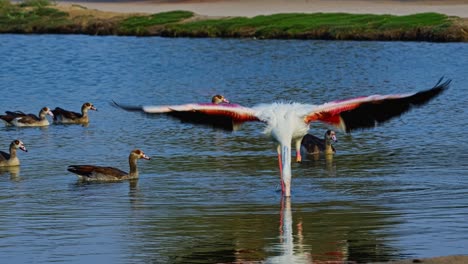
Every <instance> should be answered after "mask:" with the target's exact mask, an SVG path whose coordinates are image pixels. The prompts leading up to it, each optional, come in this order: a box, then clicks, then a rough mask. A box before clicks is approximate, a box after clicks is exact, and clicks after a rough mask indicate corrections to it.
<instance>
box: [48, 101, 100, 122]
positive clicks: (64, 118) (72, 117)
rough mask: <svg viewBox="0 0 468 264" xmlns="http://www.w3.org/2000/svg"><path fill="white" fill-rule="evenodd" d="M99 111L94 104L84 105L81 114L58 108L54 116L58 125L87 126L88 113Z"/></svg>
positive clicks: (54, 111) (53, 111)
mask: <svg viewBox="0 0 468 264" xmlns="http://www.w3.org/2000/svg"><path fill="white" fill-rule="evenodd" d="M89 110H94V111H97V108H96V107H94V105H93V104H92V103H89V102H87V103H84V104H83V105H82V106H81V114H80V113H76V112H72V111H68V110H65V109H63V108H60V107H56V108H55V109H54V110H52V113H53V114H54V123H56V124H87V123H89V118H88V111H89Z"/></svg>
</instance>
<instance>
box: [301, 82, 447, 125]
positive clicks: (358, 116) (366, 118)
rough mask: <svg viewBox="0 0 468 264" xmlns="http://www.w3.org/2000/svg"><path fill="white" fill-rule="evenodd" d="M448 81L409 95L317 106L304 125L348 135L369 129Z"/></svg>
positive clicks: (438, 90)
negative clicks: (326, 126)
mask: <svg viewBox="0 0 468 264" xmlns="http://www.w3.org/2000/svg"><path fill="white" fill-rule="evenodd" d="M450 82H451V80H447V81H445V82H443V83H442V79H440V80H439V82H438V83H437V84H436V85H435V86H434V87H433V88H431V89H429V90H425V91H421V92H417V93H413V94H394V95H371V96H365V97H358V98H353V99H348V100H340V101H333V102H329V103H325V104H322V105H319V106H318V107H317V108H315V109H314V110H313V111H312V112H311V113H309V114H308V115H307V116H306V117H305V118H304V121H305V122H306V123H310V122H313V121H321V122H325V123H328V124H331V125H334V126H337V127H339V128H341V129H343V130H344V131H346V132H350V131H352V130H356V129H364V128H373V127H375V126H376V125H378V124H380V123H384V122H386V121H388V120H390V119H392V118H394V117H398V116H400V115H402V114H403V113H405V112H407V111H409V110H410V109H411V108H412V107H414V106H421V105H423V104H425V103H427V102H429V101H430V100H431V99H433V98H434V97H436V96H437V95H439V94H440V93H442V92H443V91H444V90H446V89H447V88H448V87H449V85H450Z"/></svg>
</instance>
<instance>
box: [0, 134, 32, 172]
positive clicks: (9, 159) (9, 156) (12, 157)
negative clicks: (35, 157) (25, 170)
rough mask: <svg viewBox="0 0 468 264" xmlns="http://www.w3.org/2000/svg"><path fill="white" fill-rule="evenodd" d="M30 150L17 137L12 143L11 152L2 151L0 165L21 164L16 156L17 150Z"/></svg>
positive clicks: (0, 152)
mask: <svg viewBox="0 0 468 264" xmlns="http://www.w3.org/2000/svg"><path fill="white" fill-rule="evenodd" d="M17 149H21V150H22V151H24V152H28V150H27V149H26V147H25V146H24V144H23V142H22V141H21V140H18V139H15V140H13V141H12V142H11V144H10V151H9V152H10V153H6V152H3V151H0V167H9V166H19V165H20V161H19V159H18V157H17V156H16V150H17Z"/></svg>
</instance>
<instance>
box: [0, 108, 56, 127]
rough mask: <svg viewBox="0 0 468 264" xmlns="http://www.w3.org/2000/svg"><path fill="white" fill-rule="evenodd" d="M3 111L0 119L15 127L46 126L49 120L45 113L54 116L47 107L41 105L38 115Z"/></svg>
mask: <svg viewBox="0 0 468 264" xmlns="http://www.w3.org/2000/svg"><path fill="white" fill-rule="evenodd" d="M5 113H6V115H0V119H2V120H3V121H4V122H5V123H6V124H7V125H12V126H17V127H38V126H48V125H49V120H47V118H46V115H50V116H52V117H53V116H54V114H53V113H52V111H50V109H49V108H48V107H43V108H42V109H41V110H40V111H39V116H36V115H34V114H25V113H24V112H21V111H15V112H12V111H6V112H5Z"/></svg>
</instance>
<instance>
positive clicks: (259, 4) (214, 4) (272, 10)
mask: <svg viewBox="0 0 468 264" xmlns="http://www.w3.org/2000/svg"><path fill="white" fill-rule="evenodd" d="M57 4H58V5H80V6H84V7H86V8H88V9H97V10H101V11H108V12H117V13H161V12H167V11H174V10H186V11H191V12H194V13H196V14H198V15H201V16H210V17H212V16H213V17H220V16H221V17H232V16H235V17H254V16H258V15H272V14H278V13H350V14H377V15H380V14H391V15H410V14H415V13H426V12H436V13H441V14H445V15H449V16H458V17H461V18H468V1H463V0H448V1H443V0H428V1H424V0H406V1H402V0H374V1H372V0H289V1H288V0H252V1H248V0H179V1H158V0H152V1H151V0H149V1H112V2H111V1H106V0H104V1H83V0H81V1H80V0H78V1H73V0H72V1H57Z"/></svg>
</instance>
